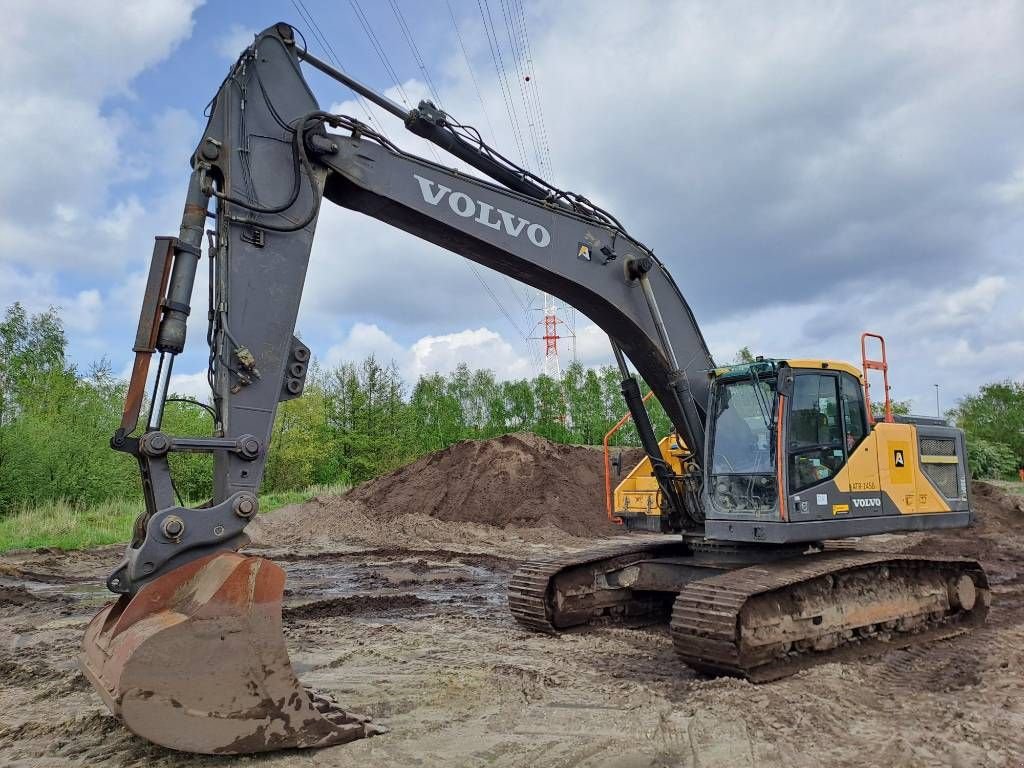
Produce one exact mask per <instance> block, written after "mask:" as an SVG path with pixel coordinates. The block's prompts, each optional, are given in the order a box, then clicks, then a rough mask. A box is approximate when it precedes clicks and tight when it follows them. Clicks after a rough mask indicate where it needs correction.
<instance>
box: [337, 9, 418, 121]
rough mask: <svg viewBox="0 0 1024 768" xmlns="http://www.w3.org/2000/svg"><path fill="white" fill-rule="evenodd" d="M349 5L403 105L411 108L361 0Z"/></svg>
mask: <svg viewBox="0 0 1024 768" xmlns="http://www.w3.org/2000/svg"><path fill="white" fill-rule="evenodd" d="M348 4H349V5H351V6H352V11H353V13H355V15H356V20H357V21H358V22H359V24H360V26H362V28H363V32H365V33H366V37H367V38H368V39H369V40H370V45H371V46H373V50H374V51H375V52H376V53H377V58H378V59H380V63H381V64H383V65H384V69H385V71H386V72H387V73H388V75H390V76H391V80H392V82H394V84H395V88H397V89H398V93H399V95H400V96H401V98H402V103H403V104H405V106H407V107H409V106H411V105H410V104H409V97H408V96H407V95H406V93H405V89H404V88H403V87H402V83H401V82H400V81H399V79H398V75H397V74H395V70H394V68H393V67H392V66H391V60H390V59H389V58H388V55H387V53H385V52H384V46H382V45H381V44H380V40H378V39H377V35H375V34H374V32H373V26H372V25H371V24H370V20H369V19H368V18H367V17H366V13H365V12H364V11H363V7H362V6H361V5H360V4H359V0H348Z"/></svg>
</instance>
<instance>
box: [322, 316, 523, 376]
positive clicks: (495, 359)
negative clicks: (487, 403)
mask: <svg viewBox="0 0 1024 768" xmlns="http://www.w3.org/2000/svg"><path fill="white" fill-rule="evenodd" d="M371 354H372V355H374V356H375V357H376V358H377V360H378V361H379V362H381V363H383V364H388V363H392V362H393V363H395V364H396V365H397V366H398V369H399V372H400V373H401V374H402V375H403V377H404V378H405V379H406V380H407V381H409V382H414V381H415V380H416V379H418V378H419V377H420V376H422V375H424V374H429V373H441V374H447V373H451V372H452V371H454V370H455V369H456V368H457V367H458V366H459V364H461V363H465V364H467V365H468V366H469V367H470V368H486V369H489V370H491V371H493V372H494V373H495V375H496V376H497V377H498V378H499V379H517V378H528V377H530V376H533V375H534V374H535V371H534V370H533V366H532V365H531V363H530V361H529V360H527V359H526V358H525V357H523V356H522V355H520V354H518V353H517V351H516V349H515V347H513V346H512V344H510V343H509V342H508V341H507V340H505V339H504V338H502V336H501V335H500V334H498V333H496V332H494V331H492V330H490V329H488V328H476V329H466V330H462V331H456V332H455V333H446V334H441V335H437V336H423V337H421V338H419V339H417V340H416V341H414V342H413V343H412V344H410V345H408V346H403V345H402V344H399V343H398V342H397V341H395V339H394V338H392V337H391V336H390V335H389V334H387V333H386V332H385V331H383V330H381V329H380V328H379V327H378V326H376V325H368V324H365V323H356V324H355V325H354V326H352V328H351V330H350V331H349V333H348V334H347V335H346V337H345V339H344V340H343V341H342V342H341V343H340V344H336V345H334V346H332V347H331V348H330V349H328V350H327V354H326V356H325V362H326V364H327V365H328V366H332V367H333V366H337V365H340V364H341V363H345V362H356V363H358V362H359V361H361V360H363V359H364V358H366V357H367V356H369V355H371Z"/></svg>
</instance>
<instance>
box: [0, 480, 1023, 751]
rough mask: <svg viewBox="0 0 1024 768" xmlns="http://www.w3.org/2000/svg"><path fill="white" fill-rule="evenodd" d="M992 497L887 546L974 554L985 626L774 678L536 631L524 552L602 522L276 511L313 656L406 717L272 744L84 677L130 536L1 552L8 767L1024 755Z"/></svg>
mask: <svg viewBox="0 0 1024 768" xmlns="http://www.w3.org/2000/svg"><path fill="white" fill-rule="evenodd" d="M319 504H320V506H321V508H328V507H330V508H332V509H334V508H335V507H331V505H332V504H334V502H331V501H330V500H325V501H322V502H319ZM985 504H987V507H986V509H995V508H999V509H1000V510H1001V511H999V513H998V515H994V514H992V513H990V514H989V515H988V517H987V518H986V519H985V520H984V521H983V525H981V526H979V527H977V528H975V529H971V530H969V531H961V532H954V533H950V534H944V535H942V536H927V537H926V536H924V535H922V534H914V535H911V536H905V537H888V538H881V539H879V540H877V541H874V542H868V543H872V544H875V545H877V546H880V547H887V548H891V549H905V548H908V547H909V548H913V549H915V550H922V551H928V550H936V551H939V550H943V551H947V552H948V551H950V550H957V551H960V550H964V549H966V550H971V549H975V550H977V552H978V554H979V555H981V556H982V558H983V559H984V560H985V562H986V567H988V568H989V570H990V574H991V578H992V581H993V584H994V590H995V596H994V605H993V609H992V612H991V614H990V619H989V622H988V624H987V625H986V626H985V627H984V628H982V629H980V630H977V631H974V632H973V633H971V634H969V635H963V636H960V637H957V638H953V639H951V640H946V641H942V642H939V643H935V644H933V645H930V646H926V647H918V648H914V649H911V650H903V651H893V652H891V653H889V654H887V655H884V656H882V657H878V658H874V659H869V660H863V661H859V662H855V663H848V664H829V665H825V666H822V667H818V668H816V669H813V670H809V671H806V672H803V673H801V674H799V675H797V676H795V677H793V678H790V679H788V680H784V681H781V682H777V683H772V684H768V685H762V686H754V685H751V684H749V683H745V682H742V681H738V680H733V679H717V680H716V679H702V678H699V677H697V676H695V675H694V674H693V673H692V672H690V671H689V670H687V669H685V668H681V667H680V665H679V664H678V663H677V661H676V659H675V657H674V655H673V651H672V647H671V641H670V639H669V636H668V633H667V630H666V629H665V628H663V627H646V628H638V629H626V628H617V627H611V626H605V627H598V628H591V629H588V630H586V631H579V632H572V633H569V634H566V635H563V636H561V637H557V638H553V637H547V636H539V635H535V634H531V633H529V632H526V631H524V630H521V629H520V628H519V627H518V626H517V625H516V624H515V623H514V622H513V620H512V619H511V617H510V616H509V614H508V611H507V607H506V605H505V597H504V589H505V583H506V581H507V579H508V576H509V574H510V573H511V571H512V570H513V568H514V567H515V564H516V563H517V562H518V560H519V559H520V558H523V557H528V556H529V555H531V554H535V553H537V552H540V551H548V550H549V548H550V547H552V546H559V544H556V543H555V542H561V544H560V546H566V545H568V546H569V547H575V546H582V545H585V544H587V543H588V542H587V541H585V540H584V539H580V538H568V537H567V536H566V534H565V533H564V532H561V531H558V530H555V529H551V528H544V527H541V528H530V529H517V528H514V527H512V528H506V529H498V528H495V527H492V526H487V525H483V524H475V523H459V522H445V523H444V524H441V523H440V522H439V521H438V520H435V519H432V518H428V517H425V516H416V515H411V516H408V517H407V519H405V520H404V522H403V524H402V525H401V526H399V527H398V528H397V529H396V527H395V526H394V525H393V524H388V525H387V526H383V525H382V526H378V527H375V526H374V524H373V523H372V521H369V520H366V519H363V520H362V521H361V523H360V525H359V526H358V527H352V528H350V531H351V534H350V535H349V536H347V537H346V538H345V539H344V544H341V543H339V540H337V539H333V540H329V539H327V538H326V537H319V538H318V537H317V536H315V535H307V536H305V537H304V538H303V537H298V539H301V542H300V541H299V540H296V541H293V542H292V543H291V544H288V545H287V546H285V547H283V548H281V547H278V548H277V549H270V548H267V544H268V540H273V539H274V535H275V533H274V529H275V528H276V529H277V533H278V534H283V533H285V532H287V531H289V530H290V531H292V532H293V534H294V531H295V530H296V527H297V526H298V527H300V528H301V527H302V526H303V525H304V524H303V522H302V521H304V520H307V519H309V518H310V517H311V515H310V508H293V509H289V510H284V511H282V512H280V513H274V515H270V516H268V517H267V518H266V520H265V521H264V524H263V527H262V531H257V535H256V537H255V538H256V544H257V551H261V552H262V553H263V554H266V555H269V556H272V557H274V559H276V560H278V561H279V562H281V563H282V564H283V565H284V567H285V568H286V569H287V571H288V574H289V586H288V594H287V597H286V610H285V623H286V627H287V635H288V642H289V646H290V648H291V651H292V657H293V660H294V662H295V666H296V669H297V670H298V671H299V673H300V674H301V676H302V678H303V680H304V681H305V682H307V683H309V684H311V685H313V686H315V687H317V688H320V689H322V690H325V691H327V692H329V693H331V694H332V695H334V696H335V697H336V698H337V699H338V700H339V701H341V702H342V703H343V704H345V705H346V706H347V707H348V708H350V709H353V710H358V711H363V712H367V713H370V714H372V715H373V717H374V718H375V719H376V720H378V721H379V722H382V723H384V724H386V725H387V726H389V727H390V728H391V729H392V731H391V733H389V734H387V735H384V736H378V737H375V738H373V739H368V740H364V741H360V742H357V743H354V744H350V745H346V746H341V747H333V748H329V749H325V750H320V751H316V752H300V751H292V752H286V753H277V754H273V755H270V756H261V757H254V758H248V757H245V758H230V759H228V758H207V757H199V756H192V755H183V754H180V753H175V752H171V751H168V750H165V749H162V748H159V747H155V746H153V745H150V744H148V743H147V742H145V741H143V740H141V739H138V738H136V737H134V736H132V735H131V734H130V733H128V732H127V731H126V730H124V729H123V728H122V727H121V726H120V725H119V724H118V722H117V721H116V720H114V719H113V718H112V717H111V716H109V715H108V714H107V712H106V710H105V709H104V708H103V707H102V705H101V703H100V702H99V699H98V698H97V697H96V696H95V695H94V694H93V693H92V691H91V690H90V689H89V688H88V685H87V684H86V682H85V681H84V679H83V678H82V676H81V675H80V674H79V673H78V672H77V670H76V667H75V656H76V652H77V646H78V643H79V641H80V638H81V635H82V632H83V630H84V627H85V624H86V621H87V620H88V618H89V617H90V616H91V615H92V614H93V613H94V612H95V611H96V610H97V609H98V608H99V606H100V605H101V604H102V603H103V602H104V601H105V600H106V598H107V595H106V593H104V592H103V591H102V590H101V589H100V588H98V587H97V586H96V585H97V584H98V583H99V582H100V581H101V579H102V577H103V576H105V574H106V572H107V570H108V569H109V568H110V567H111V566H112V565H113V564H114V563H115V562H116V560H117V558H118V555H119V549H118V548H105V549H101V550H95V551H90V552H81V553H60V552H48V551H37V552H30V553H20V554H12V555H8V556H5V557H3V558H0V765H5V766H33V768H41V767H43V766H63V765H83V766H135V765H138V766H142V765H145V766H178V765H182V766H185V765H189V766H191V765H222V764H224V765H227V764H239V765H247V764H250V763H261V764H263V763H266V764H273V765H280V766H289V767H290V766H307V765H308V766H366V767H371V766H389V767H392V766H407V765H412V766H462V765H467V766H468V765H494V766H524V767H525V766H593V767H597V766H603V767H609V768H610V767H611V766H628V767H629V768H640V767H641V766H706V767H711V766H723V767H727V768H744V767H745V766H780V767H781V766H819V765H829V766H863V765H872V766H921V767H922V768H924V767H925V766H936V765H943V766H945V765H948V766H964V767H966V766H1000V767H1001V766H1018V765H1021V764H1022V761H1024V673H1022V668H1024V550H1022V545H1024V504H1022V505H1021V506H1022V509H1020V510H1017V509H1014V508H1013V507H1012V504H1013V502H1012V501H1011V502H1006V500H1005V499H1003V498H1001V497H1000V498H997V499H996V500H995V501H993V500H992V499H991V498H989V499H987V500H986V501H985ZM1007 504H1009V505H1010V506H1007ZM1000 505H1001V506H1000ZM313 516H314V517H315V515H313ZM342 522H352V521H342ZM339 524H340V523H339ZM307 529H308V525H307V526H306V528H304V529H303V530H306V533H307V534H308V533H309V531H308V530H307ZM261 542H262V549H260V546H261ZM300 543H301V545H300Z"/></svg>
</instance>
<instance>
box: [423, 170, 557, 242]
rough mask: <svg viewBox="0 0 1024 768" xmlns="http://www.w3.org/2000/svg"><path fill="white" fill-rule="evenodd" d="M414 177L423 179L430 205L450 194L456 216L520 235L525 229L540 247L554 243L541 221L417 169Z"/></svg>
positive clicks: (449, 205) (450, 201) (527, 235)
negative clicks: (492, 203)
mask: <svg viewBox="0 0 1024 768" xmlns="http://www.w3.org/2000/svg"><path fill="white" fill-rule="evenodd" d="M413 178H414V179H416V181H418V182H419V183H420V193H421V194H422V195H423V201H424V202H426V203H430V205H440V204H441V201H442V200H444V199H445V197H447V198H448V207H449V208H451V209H452V213H454V214H455V215H456V216H461V217H462V218H464V219H473V220H474V221H476V222H477V223H479V224H483V225H484V226H485V227H490V228H491V229H496V230H498V231H499V232H507V233H508V234H510V235H512V237H519V236H520V235H522V234H523V231H524V230H525V231H526V238H527V239H528V240H529V241H530V242H531V243H533V244H534V245H536V246H537V247H538V248H547V247H548V245H549V244H550V243H551V233H550V232H548V231H547V229H545V228H544V227H543V226H541V225H540V224H534V223H533V222H530V221H527V220H526V219H523V218H521V217H519V216H516V215H515V214H512V213H509V212H508V211H503V210H501V208H495V207H494V206H493V205H490V204H489V203H485V202H484V201H483V200H474V199H473V198H472V197H470V196H469V195H467V194H466V193H465V192H453V191H452V188H451V187H446V186H445V185H444V184H438V183H437V182H436V181H432V180H430V179H425V178H423V177H422V176H420V175H418V174H415V173H414V174H413Z"/></svg>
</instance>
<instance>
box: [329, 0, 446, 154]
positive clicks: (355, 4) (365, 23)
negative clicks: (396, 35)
mask: <svg viewBox="0 0 1024 768" xmlns="http://www.w3.org/2000/svg"><path fill="white" fill-rule="evenodd" d="M348 2H349V5H351V6H352V12H353V13H354V14H355V16H356V20H357V21H358V22H359V25H360V26H361V27H362V28H363V32H365V33H366V37H367V39H369V41H370V45H371V46H372V47H373V50H374V51H375V52H376V54H377V58H378V59H380V63H381V64H383V65H384V69H385V71H386V72H387V73H388V75H389V76H390V77H391V80H392V82H393V83H394V84H395V88H397V89H398V93H399V95H400V97H401V99H402V103H403V104H405V106H406V107H411V104H410V103H409V96H408V94H406V92H405V88H403V87H402V83H401V81H400V80H399V77H398V74H397V73H396V72H395V68H394V67H393V66H391V59H389V58H388V55H387V53H385V51H384V46H383V45H381V42H380V40H379V39H378V38H377V35H376V34H375V33H374V31H373V25H372V24H370V19H369V17H367V15H366V12H365V11H363V7H362V6H361V5H360V4H359V0H348ZM410 34H411V33H410ZM409 44H410V46H411V47H413V48H415V43H414V42H412V38H411V37H410V38H409ZM416 50H417V51H418V50H419V49H416ZM425 66H426V65H424V68H425ZM420 140H421V141H422V142H423V144H424V146H426V148H427V149H428V150H429V151H430V154H432V155H433V156H434V160H435V161H436V162H437V164H438V165H444V163H442V162H441V156H440V155H439V154H438V153H437V148H436V147H435V146H434V145H433V144H432V143H431V142H429V141H427V140H426V139H420Z"/></svg>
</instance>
